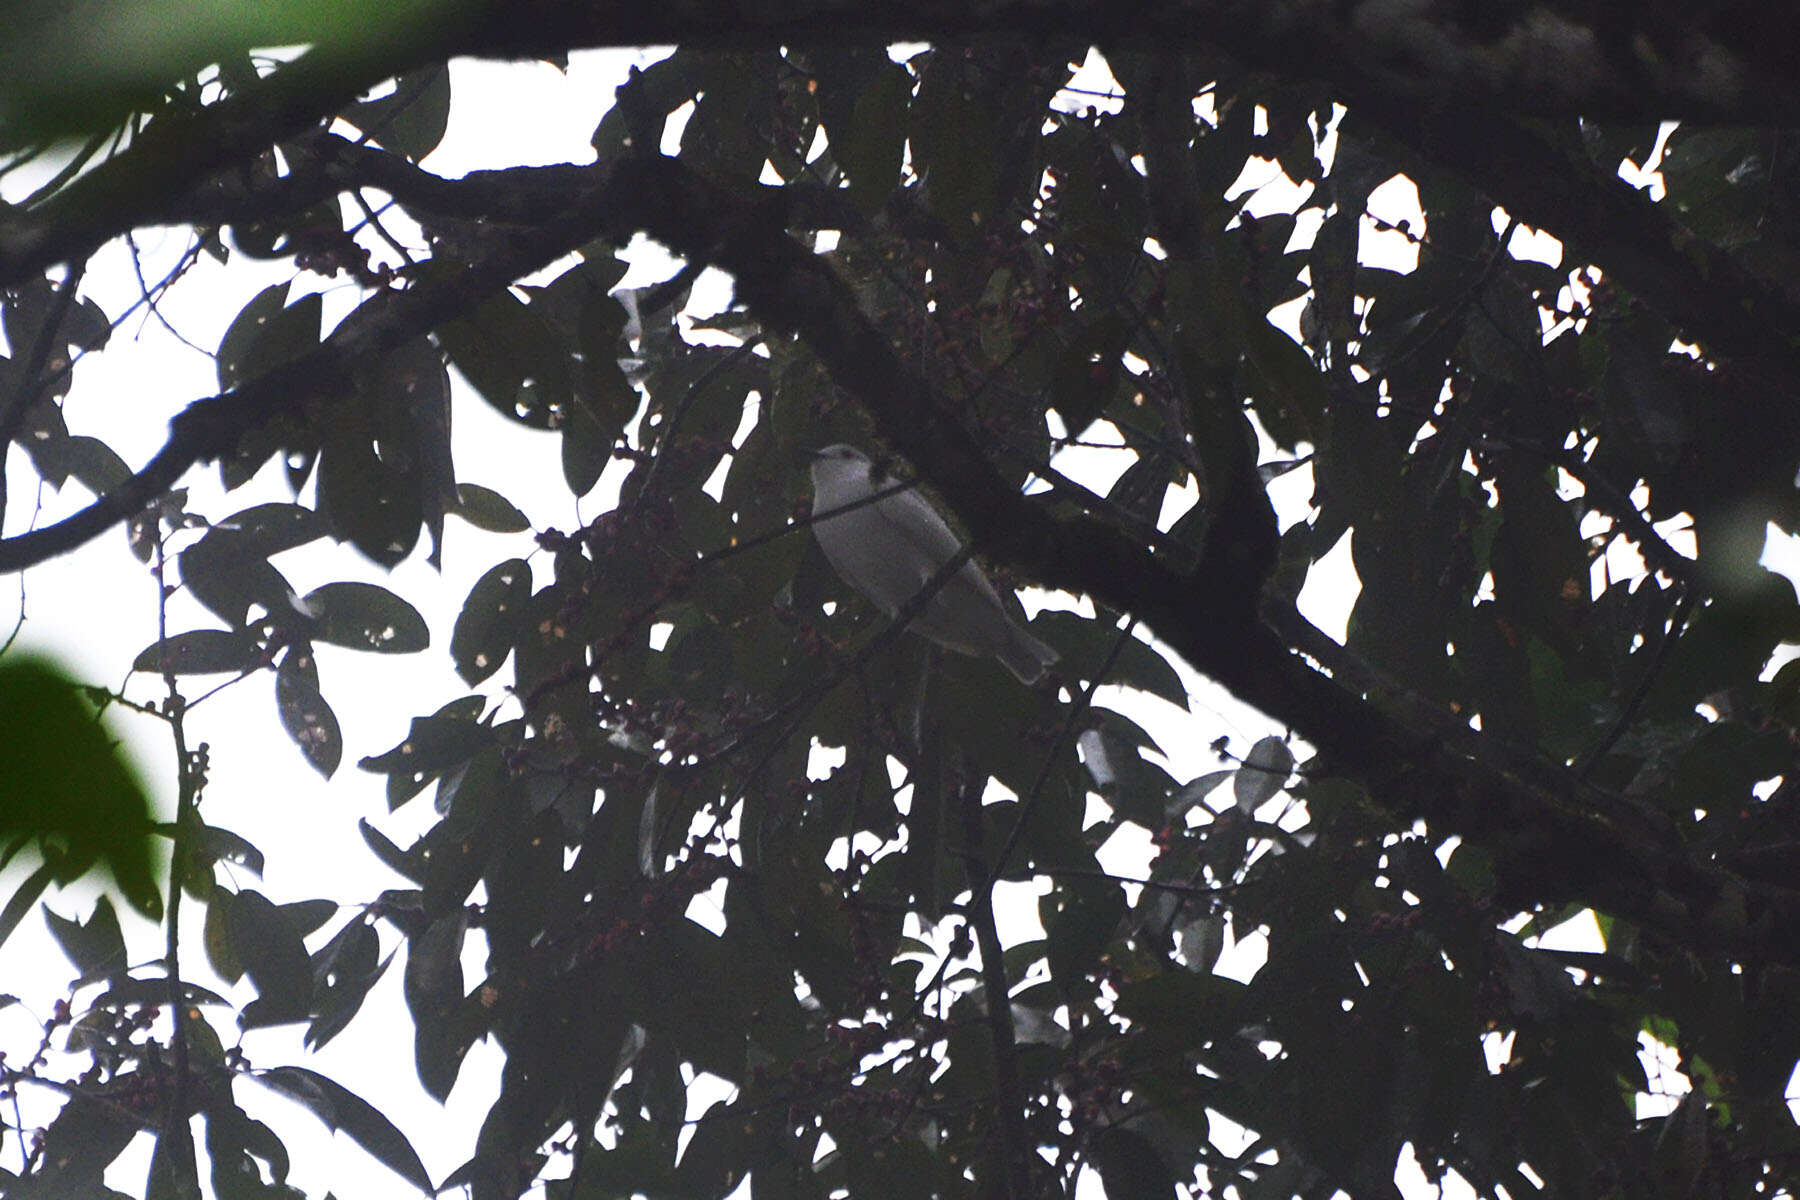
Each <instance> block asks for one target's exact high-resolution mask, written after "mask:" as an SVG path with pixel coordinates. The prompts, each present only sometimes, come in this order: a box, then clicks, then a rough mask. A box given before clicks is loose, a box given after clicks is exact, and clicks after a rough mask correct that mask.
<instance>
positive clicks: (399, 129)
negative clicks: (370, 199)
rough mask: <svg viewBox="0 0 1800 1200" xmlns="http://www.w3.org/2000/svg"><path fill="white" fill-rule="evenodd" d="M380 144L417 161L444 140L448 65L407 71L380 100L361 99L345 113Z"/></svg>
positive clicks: (447, 109)
mask: <svg viewBox="0 0 1800 1200" xmlns="http://www.w3.org/2000/svg"><path fill="white" fill-rule="evenodd" d="M345 116H347V117H348V118H349V119H350V120H351V121H354V122H355V123H356V125H357V126H358V127H359V128H361V129H362V130H363V131H365V132H366V133H368V135H369V136H370V137H372V138H374V139H375V140H376V141H377V142H379V143H381V144H382V145H383V146H386V147H388V148H389V149H392V150H398V151H399V152H400V153H402V154H404V155H406V157H408V158H410V159H412V160H413V161H414V162H418V161H419V160H420V159H422V158H424V157H425V156H426V155H428V154H430V153H431V152H432V151H433V150H435V149H437V144H438V143H439V142H441V141H443V139H444V130H445V128H446V127H447V126H448V125H449V121H450V68H449V67H448V66H444V65H441V64H440V65H437V66H431V67H424V68H421V69H420V70H417V71H410V72H408V73H407V74H405V75H402V76H400V78H399V79H397V80H395V81H394V90H393V91H392V92H389V93H388V94H387V95H385V96H383V97H381V99H379V100H364V101H360V102H358V103H356V104H353V105H351V106H350V108H349V110H348V111H347V112H346V113H345Z"/></svg>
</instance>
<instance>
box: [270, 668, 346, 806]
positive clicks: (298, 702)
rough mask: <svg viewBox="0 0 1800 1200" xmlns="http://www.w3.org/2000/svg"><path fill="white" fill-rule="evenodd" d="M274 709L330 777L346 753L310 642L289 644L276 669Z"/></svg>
mask: <svg viewBox="0 0 1800 1200" xmlns="http://www.w3.org/2000/svg"><path fill="white" fill-rule="evenodd" d="M275 708H276V710H277V711H278V712H279V713H280V714H281V726H282V728H283V729H286V730H287V732H288V736H289V737H291V738H293V739H294V744H295V745H297V746H299V747H300V752H301V753H302V754H304V755H306V761H307V762H309V763H311V764H312V765H313V767H314V768H315V769H316V770H317V771H318V772H319V774H321V775H323V776H325V778H327V779H330V778H331V776H332V773H333V772H335V771H336V770H337V769H338V763H339V762H340V761H342V759H343V756H344V735H343V733H342V731H341V730H339V728H338V721H337V715H336V714H335V713H333V712H332V711H331V706H330V705H329V704H326V703H325V697H324V696H322V695H320V694H319V668H318V664H317V662H315V661H314V659H313V648H312V645H311V643H308V642H302V643H300V644H298V645H294V646H290V647H288V651H287V654H286V656H285V657H283V658H282V660H281V666H280V667H278V668H276V670H275Z"/></svg>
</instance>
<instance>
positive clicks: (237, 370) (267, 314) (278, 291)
mask: <svg viewBox="0 0 1800 1200" xmlns="http://www.w3.org/2000/svg"><path fill="white" fill-rule="evenodd" d="M287 293H288V285H287V284H285V283H276V284H271V285H270V286H268V287H266V288H264V289H263V290H262V291H261V292H259V293H258V294H257V295H256V298H255V299H253V300H251V301H250V303H248V304H246V305H245V306H244V307H243V310H242V311H241V312H239V313H238V315H237V317H236V319H235V320H233V321H232V323H231V327H230V328H229V329H227V330H226V331H225V337H224V339H223V340H222V341H220V343H219V390H220V391H230V390H231V389H232V388H234V387H236V386H237V385H238V384H240V383H244V382H246V381H248V380H251V379H255V378H256V377H257V376H259V375H263V374H266V373H267V372H268V371H270V370H272V369H273V368H275V367H278V366H280V365H281V364H283V363H285V362H287V361H289V360H291V359H294V358H298V357H299V356H300V355H302V354H304V353H306V352H307V351H308V350H312V349H315V348H316V347H317V346H318V344H319V318H320V313H321V311H322V308H321V305H322V299H321V297H320V296H319V295H318V294H317V293H316V292H315V293H313V294H312V295H308V296H302V297H300V299H298V300H296V301H294V302H293V303H292V304H291V305H287V306H286V307H283V303H284V301H285V299H286V296H287Z"/></svg>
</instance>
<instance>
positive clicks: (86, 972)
mask: <svg viewBox="0 0 1800 1200" xmlns="http://www.w3.org/2000/svg"><path fill="white" fill-rule="evenodd" d="M44 921H45V923H46V924H48V925H49V926H50V932H51V934H52V935H53V936H54V937H55V938H56V944H57V945H59V946H61V947H62V951H63V953H64V954H66V955H68V956H69V961H70V962H72V963H74V964H75V969H76V970H78V971H80V972H81V974H82V976H83V977H84V978H89V979H98V978H100V977H102V976H107V975H117V974H120V973H121V972H123V971H124V970H125V968H126V966H127V965H128V964H127V962H126V958H125V935H124V934H123V933H122V932H121V931H120V929H119V918H118V915H117V914H115V913H114V912H113V907H112V902H111V901H110V900H108V899H107V898H106V897H105V896H102V897H100V899H99V900H97V901H95V903H94V911H93V913H92V915H90V916H89V917H88V919H87V920H86V921H85V922H77V921H71V920H69V919H68V918H67V917H60V916H58V915H57V914H55V913H53V912H51V911H50V909H49V908H48V907H45V909H44Z"/></svg>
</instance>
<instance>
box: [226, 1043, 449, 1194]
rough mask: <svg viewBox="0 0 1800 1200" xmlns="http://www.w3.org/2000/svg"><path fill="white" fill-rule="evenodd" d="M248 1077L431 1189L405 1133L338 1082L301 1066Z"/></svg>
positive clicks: (427, 1190) (403, 1175) (420, 1186)
mask: <svg viewBox="0 0 1800 1200" xmlns="http://www.w3.org/2000/svg"><path fill="white" fill-rule="evenodd" d="M251 1078H253V1079H255V1080H257V1081H258V1082H259V1083H262V1084H263V1085H264V1086H266V1087H269V1088H272V1089H274V1090H275V1091H278V1092H280V1093H281V1094H283V1095H284V1096H287V1097H288V1098H289V1099H291V1100H296V1101H298V1102H299V1103H300V1104H302V1105H304V1106H305V1107H306V1108H308V1109H311V1110H312V1113H313V1115H314V1116H316V1117H318V1118H319V1120H320V1121H322V1122H323V1123H324V1124H325V1126H326V1127H327V1128H329V1129H332V1130H337V1131H341V1132H343V1133H346V1134H348V1135H349V1136H350V1139H351V1140H352V1141H354V1142H355V1143H356V1144H357V1145H359V1146H361V1147H362V1148H363V1149H364V1150H366V1151H368V1153H369V1154H370V1155H371V1156H372V1157H374V1158H375V1159H376V1161H378V1162H380V1163H381V1164H382V1165H384V1166H386V1167H387V1168H388V1169H389V1170H391V1171H393V1172H394V1173H395V1174H396V1175H398V1176H400V1178H402V1179H404V1180H406V1181H407V1182H408V1183H410V1184H412V1185H413V1186H414V1187H416V1188H418V1189H419V1190H420V1191H422V1192H425V1193H426V1194H428V1195H429V1194H431V1193H432V1192H433V1190H434V1189H433V1188H432V1186H431V1176H429V1175H428V1174H426V1172H425V1164H424V1163H422V1162H420V1161H419V1155H418V1152H417V1151H415V1150H414V1149H413V1148H412V1143H410V1142H408V1141H407V1140H406V1135H405V1134H403V1133H401V1132H400V1130H399V1127H398V1126H396V1125H395V1124H394V1123H393V1122H392V1121H390V1120H388V1119H387V1118H386V1117H385V1116H383V1115H382V1114H381V1111H380V1110H379V1109H377V1108H376V1107H375V1106H374V1105H372V1104H370V1103H369V1102H368V1101H367V1100H364V1099H363V1098H362V1097H361V1096H358V1095H356V1094H355V1093H354V1092H352V1091H350V1090H349V1089H348V1088H346V1087H344V1086H343V1085H342V1084H339V1083H336V1082H334V1081H333V1080H330V1079H327V1078H326V1077H325V1076H323V1075H320V1074H319V1073H318V1072H316V1071H309V1070H307V1069H306V1068H305V1067H276V1068H274V1069H273V1070H269V1071H261V1072H258V1073H256V1074H255V1075H253V1076H251Z"/></svg>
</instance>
